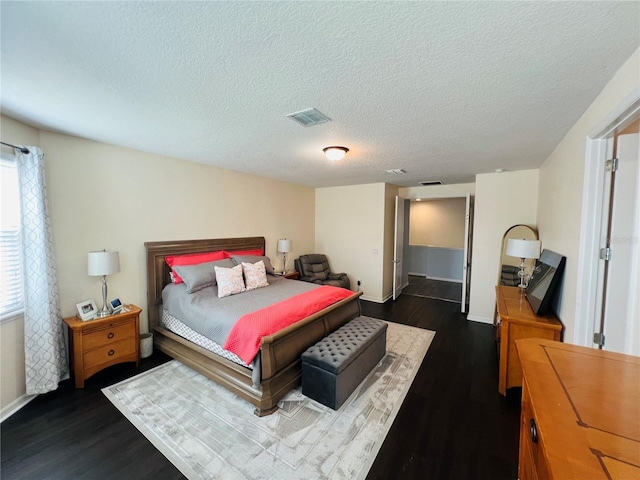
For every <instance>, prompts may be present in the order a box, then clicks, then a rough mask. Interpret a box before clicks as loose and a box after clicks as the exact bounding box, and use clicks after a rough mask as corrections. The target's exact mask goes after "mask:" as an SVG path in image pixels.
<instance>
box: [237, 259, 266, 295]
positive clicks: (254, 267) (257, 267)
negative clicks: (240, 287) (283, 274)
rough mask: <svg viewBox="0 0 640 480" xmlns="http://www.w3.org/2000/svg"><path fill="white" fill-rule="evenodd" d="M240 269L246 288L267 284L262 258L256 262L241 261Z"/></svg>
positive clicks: (252, 288) (250, 288)
mask: <svg viewBox="0 0 640 480" xmlns="http://www.w3.org/2000/svg"><path fill="white" fill-rule="evenodd" d="M242 271H243V272H244V283H245V285H246V287H247V290H254V289H256V288H260V287H267V286H269V282H267V272H266V271H265V268H264V262H263V261H262V260H260V261H259V262H257V263H246V262H242Z"/></svg>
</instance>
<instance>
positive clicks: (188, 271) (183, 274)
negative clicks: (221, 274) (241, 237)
mask: <svg viewBox="0 0 640 480" xmlns="http://www.w3.org/2000/svg"><path fill="white" fill-rule="evenodd" d="M216 265H217V266H218V267H225V268H232V267H233V266H234V265H235V263H234V262H233V260H231V259H230V258H225V259H224V260H216V261H215V262H206V263H199V264H198V265H176V266H174V267H173V269H174V270H175V271H176V272H177V273H178V275H180V278H181V279H182V280H183V281H184V284H185V285H186V287H187V293H193V292H197V291H198V290H202V289H203V288H206V287H211V286H213V285H215V284H216V271H215V269H214V268H213V267H215V266H216Z"/></svg>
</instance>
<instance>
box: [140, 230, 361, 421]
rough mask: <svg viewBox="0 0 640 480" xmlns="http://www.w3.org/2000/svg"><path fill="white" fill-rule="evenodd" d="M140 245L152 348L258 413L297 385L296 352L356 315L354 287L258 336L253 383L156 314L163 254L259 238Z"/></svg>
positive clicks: (258, 244) (164, 274)
mask: <svg viewBox="0 0 640 480" xmlns="http://www.w3.org/2000/svg"><path fill="white" fill-rule="evenodd" d="M145 247H146V249H147V280H148V293H147V297H148V312H149V328H150V329H152V330H153V331H154V344H155V345H156V348H157V349H158V350H160V351H162V352H164V353H166V354H167V355H169V356H171V357H173V358H175V359H177V360H179V361H181V362H182V363H184V364H185V365H187V366H189V367H190V368H193V369H194V370H196V371H198V372H200V373H202V374H203V375H205V376H206V377H207V378H209V379H211V380H213V381H214V382H216V383H218V384H220V385H222V386H223V387H225V388H227V389H228V390H230V391H232V392H233V393H235V394H236V395H238V396H240V397H241V398H244V399H245V400H247V401H249V402H251V403H252V404H253V405H255V407H256V409H255V413H256V415H259V416H263V415H268V414H270V413H272V412H274V411H275V410H276V409H277V408H278V407H277V403H278V401H279V400H280V399H281V398H282V397H283V396H284V395H285V394H286V393H287V392H289V391H290V390H291V389H293V388H295V387H296V386H297V385H299V384H300V377H301V363H300V355H301V354H302V352H304V351H305V350H306V349H307V348H308V347H309V346H311V345H313V344H315V343H316V342H317V341H318V340H320V339H321V338H323V337H325V336H327V335H328V334H329V333H331V332H333V331H334V330H336V329H338V328H340V327H341V326H342V325H344V324H345V323H347V322H348V321H349V320H351V319H353V318H355V317H357V316H359V315H360V303H359V297H360V295H361V294H362V292H357V293H354V294H353V295H352V296H350V297H348V298H345V299H344V300H341V301H339V302H336V303H335V304H333V305H331V306H329V307H327V308H325V309H323V310H321V311H320V312H317V313H315V314H314V315H311V316H309V317H307V318H305V319H303V320H301V321H299V322H296V323H295V324H293V325H291V326H289V327H287V328H285V329H283V330H281V331H279V332H277V333H275V334H273V335H270V336H267V337H263V339H262V343H261V347H260V360H261V378H262V380H261V382H260V385H259V386H258V387H254V386H253V382H252V375H251V374H252V372H251V369H248V368H246V367H242V366H241V365H238V364H235V363H233V362H231V361H230V360H227V359H226V358H224V357H221V356H219V355H216V354H215V353H212V352H210V351H208V350H206V349H204V348H202V347H199V346H198V345H195V344H194V343H191V342H189V341H188V340H186V339H184V338H182V337H180V336H179V335H176V334H174V333H172V332H170V331H169V330H166V329H164V328H162V327H161V326H160V325H159V318H160V312H161V310H160V309H161V303H162V297H161V296H162V288H164V286H165V285H166V284H167V283H168V282H169V281H170V280H169V269H168V267H167V266H166V263H165V262H164V257H165V256H167V255H180V254H184V253H196V252H206V251H214V250H227V251H233V250H245V249H254V248H262V249H263V251H264V238H263V237H251V238H238V239H218V240H190V241H182V242H175V241H173V242H152V243H145Z"/></svg>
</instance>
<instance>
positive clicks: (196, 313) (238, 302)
mask: <svg viewBox="0 0 640 480" xmlns="http://www.w3.org/2000/svg"><path fill="white" fill-rule="evenodd" d="M267 280H268V282H269V286H268V287H262V288H257V289H255V290H250V291H248V292H243V293H239V294H236V295H231V296H230V297H225V298H218V287H215V286H214V287H207V288H205V289H203V290H200V291H198V292H195V293H191V294H189V293H187V287H186V286H185V285H184V283H179V284H177V285H175V284H170V285H167V286H166V287H165V288H164V290H163V291H162V303H163V307H164V308H165V309H166V310H167V311H168V312H169V313H170V314H171V315H172V316H174V317H176V318H178V319H179V320H180V321H181V322H182V323H184V324H185V325H187V326H188V327H190V328H191V329H192V330H194V331H196V332H198V333H199V334H201V335H204V336H205V337H207V338H210V339H211V340H213V341H214V342H216V343H217V344H219V345H221V346H222V345H224V343H225V341H226V340H227V336H228V335H229V332H230V331H231V329H232V328H233V325H234V324H235V323H236V321H237V320H238V319H239V318H240V317H242V316H243V315H246V314H248V313H251V312H254V311H256V310H259V309H261V308H265V307H268V306H269V305H273V304H274V303H277V302H279V301H282V300H285V299H287V298H289V297H292V296H294V295H298V294H300V293H304V292H308V291H309V290H313V289H314V288H318V287H319V285H315V284H313V283H307V282H300V281H297V280H287V279H285V278H281V277H275V276H272V275H268V276H267Z"/></svg>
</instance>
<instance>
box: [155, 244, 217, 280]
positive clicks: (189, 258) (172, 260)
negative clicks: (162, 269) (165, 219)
mask: <svg viewBox="0 0 640 480" xmlns="http://www.w3.org/2000/svg"><path fill="white" fill-rule="evenodd" d="M225 258H228V255H227V254H226V253H225V252H224V250H218V251H215V252H205V253H190V254H188V255H168V256H166V257H165V258H164V261H165V262H167V265H169V268H171V270H172V273H173V283H182V278H180V275H179V274H178V273H176V271H175V269H174V268H173V267H174V266H176V265H198V264H199V263H205V262H213V261H214V260H222V259H225Z"/></svg>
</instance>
